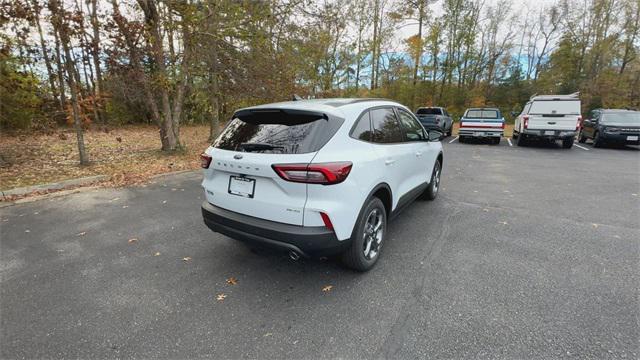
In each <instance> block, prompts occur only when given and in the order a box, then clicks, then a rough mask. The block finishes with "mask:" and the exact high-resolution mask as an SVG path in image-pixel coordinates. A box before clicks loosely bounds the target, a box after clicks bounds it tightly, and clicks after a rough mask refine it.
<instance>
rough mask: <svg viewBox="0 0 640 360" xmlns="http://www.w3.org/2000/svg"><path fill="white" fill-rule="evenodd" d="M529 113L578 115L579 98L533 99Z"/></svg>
mask: <svg viewBox="0 0 640 360" xmlns="http://www.w3.org/2000/svg"><path fill="white" fill-rule="evenodd" d="M529 113H530V114H558V115H580V100H535V101H534V102H533V103H532V104H531V110H530V111H529Z"/></svg>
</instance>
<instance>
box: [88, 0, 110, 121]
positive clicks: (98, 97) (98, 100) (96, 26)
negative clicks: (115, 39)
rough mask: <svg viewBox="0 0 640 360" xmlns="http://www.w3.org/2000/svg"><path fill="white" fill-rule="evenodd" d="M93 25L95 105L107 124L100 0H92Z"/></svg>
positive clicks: (92, 53)
mask: <svg viewBox="0 0 640 360" xmlns="http://www.w3.org/2000/svg"><path fill="white" fill-rule="evenodd" d="M90 16H91V27H92V30H93V37H92V39H91V57H92V59H93V69H94V70H95V78H96V79H95V91H94V92H95V94H94V95H95V99H94V100H95V106H96V107H97V108H98V115H99V116H100V119H101V120H102V124H103V125H105V126H106V125H107V114H106V112H105V111H104V108H103V107H102V105H103V103H102V96H103V94H102V92H103V91H104V84H103V82H102V68H101V66H100V23H99V22H98V0H91V11H90Z"/></svg>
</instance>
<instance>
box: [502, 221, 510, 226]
mask: <svg viewBox="0 0 640 360" xmlns="http://www.w3.org/2000/svg"><path fill="white" fill-rule="evenodd" d="M500 224H502V225H509V223H507V222H506V221H500Z"/></svg>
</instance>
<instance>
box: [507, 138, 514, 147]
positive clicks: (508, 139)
mask: <svg viewBox="0 0 640 360" xmlns="http://www.w3.org/2000/svg"><path fill="white" fill-rule="evenodd" d="M507 141H508V142H509V146H513V144H512V143H511V138H507Z"/></svg>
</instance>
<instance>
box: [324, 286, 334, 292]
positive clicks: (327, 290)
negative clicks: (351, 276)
mask: <svg viewBox="0 0 640 360" xmlns="http://www.w3.org/2000/svg"><path fill="white" fill-rule="evenodd" d="M331 289H333V285H327V286H325V287H323V288H322V291H323V292H329V291H331Z"/></svg>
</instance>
